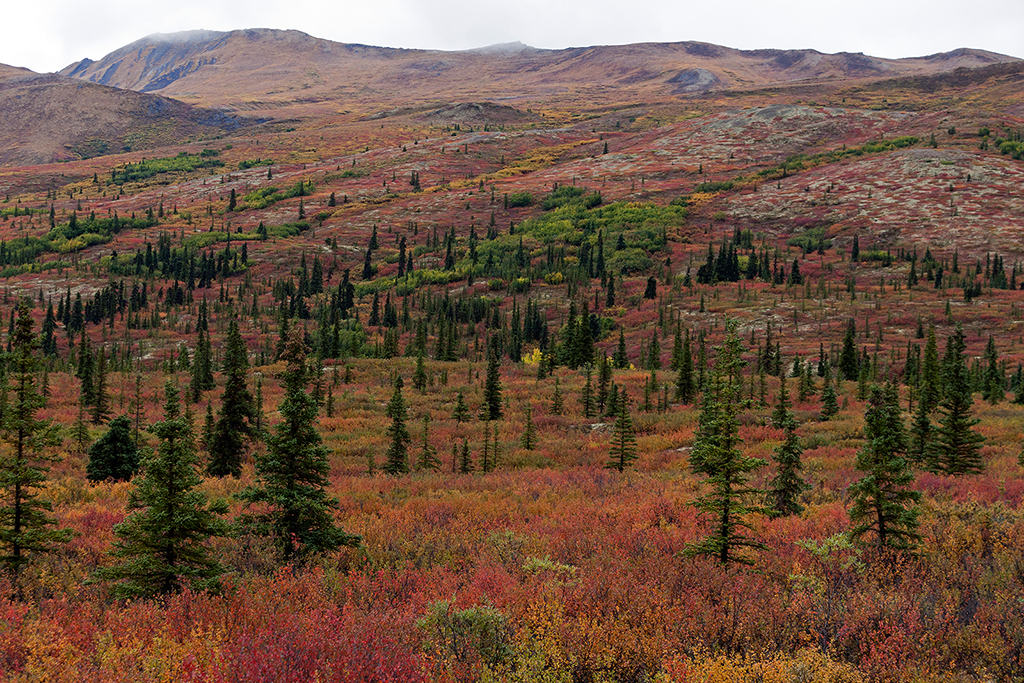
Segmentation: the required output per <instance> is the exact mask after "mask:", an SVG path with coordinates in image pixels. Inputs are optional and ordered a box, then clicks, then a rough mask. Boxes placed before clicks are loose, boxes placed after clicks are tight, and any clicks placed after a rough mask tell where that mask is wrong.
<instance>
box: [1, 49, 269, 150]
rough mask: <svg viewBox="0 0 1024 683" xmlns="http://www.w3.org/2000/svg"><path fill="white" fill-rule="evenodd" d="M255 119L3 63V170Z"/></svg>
mask: <svg viewBox="0 0 1024 683" xmlns="http://www.w3.org/2000/svg"><path fill="white" fill-rule="evenodd" d="M252 122H253V121H251V120H247V119H245V118H242V117H239V116H237V115H235V114H231V113H226V112H222V111H215V110H211V109H203V108H200V107H195V106H192V105H189V104H184V103H182V102H178V101H176V100H173V99H170V98H167V97H163V96H160V95H151V94H145V93H138V92H132V91H130V90H121V89H117V88H112V87H109V86H105V85H98V84H94V83H89V82H83V81H81V80H76V79H72V78H68V77H66V76H61V75H59V74H37V73H35V72H32V71H29V70H27V69H20V68H16V67H11V66H6V65H0V165H15V164H17V165H30V164H44V163H50V162H53V161H66V160H71V159H80V158H88V157H92V156H98V155H101V154H107V153H114V152H122V151H129V150H132V149H148V148H151V147H155V146H160V145H167V144H173V143H177V142H182V141H184V140H186V139H190V138H196V137H213V136H220V135H223V134H226V133H229V132H232V131H235V130H237V129H239V128H240V127H242V126H243V125H247V124H249V123H252Z"/></svg>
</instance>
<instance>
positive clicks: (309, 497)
mask: <svg viewBox="0 0 1024 683" xmlns="http://www.w3.org/2000/svg"><path fill="white" fill-rule="evenodd" d="M284 359H285V362H286V363H287V369H286V370H285V372H284V385H285V395H284V399H282V401H281V404H280V407H279V412H280V413H281V416H282V418H283V421H282V422H281V423H280V424H278V425H277V427H276V428H275V433H274V434H273V435H271V436H270V437H268V439H267V445H268V449H267V451H266V452H265V453H262V454H260V456H259V457H257V458H256V480H257V482H256V484H255V485H254V486H250V487H248V488H247V489H245V490H244V491H243V492H242V493H241V494H240V497H241V498H242V500H244V501H245V502H246V503H247V504H250V505H251V504H260V503H262V504H266V505H267V506H269V508H270V509H269V510H268V511H266V512H263V513H259V514H255V515H246V516H245V517H243V519H242V524H243V526H244V527H245V528H247V529H250V530H252V531H253V532H255V533H257V534H259V535H265V536H270V537H272V538H273V539H274V542H275V544H276V545H277V548H278V551H279V553H280V555H281V558H282V560H284V561H285V562H291V561H295V560H301V559H303V558H305V557H307V556H308V555H310V554H312V553H318V552H324V551H329V550H334V549H336V548H338V547H340V546H343V545H348V546H355V545H358V544H359V542H360V538H359V537H358V536H353V535H352V534H348V533H346V532H345V531H343V530H342V529H340V528H338V527H337V526H335V524H334V519H333V518H332V516H331V510H333V509H335V508H336V507H337V506H338V501H337V499H335V498H331V497H329V496H328V495H327V491H326V488H327V484H328V479H327V475H328V473H329V472H330V467H331V466H330V461H329V460H328V455H329V453H328V450H327V448H326V447H325V446H324V445H323V440H322V439H321V438H320V434H319V433H318V432H317V431H316V427H315V426H314V424H315V422H316V415H317V412H318V411H317V407H316V403H314V402H313V398H312V397H311V396H309V395H308V394H307V393H306V385H307V371H306V352H305V344H304V343H303V340H302V333H301V331H298V330H293V331H292V333H291V334H290V336H289V338H288V342H287V344H286V345H285V349H284Z"/></svg>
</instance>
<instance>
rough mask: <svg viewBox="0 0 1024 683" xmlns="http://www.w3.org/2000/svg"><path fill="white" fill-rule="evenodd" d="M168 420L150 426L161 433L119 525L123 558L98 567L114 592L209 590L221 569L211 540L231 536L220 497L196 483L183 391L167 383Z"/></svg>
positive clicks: (117, 553) (117, 549) (117, 547)
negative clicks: (212, 500)
mask: <svg viewBox="0 0 1024 683" xmlns="http://www.w3.org/2000/svg"><path fill="white" fill-rule="evenodd" d="M165 396H166V402H165V404H164V419H163V421H162V422H158V423H156V424H155V425H153V428H152V429H153V433H155V434H156V435H157V437H159V439H160V445H159V446H158V447H157V450H156V452H155V453H153V454H151V455H149V456H148V457H145V458H144V459H143V476H142V477H141V478H140V481H138V484H137V486H136V488H135V489H134V490H133V491H132V492H131V493H130V494H129V497H128V511H129V515H128V517H127V518H126V519H125V520H124V521H123V522H121V523H120V524H118V525H116V526H115V527H114V534H115V535H116V536H117V540H116V541H115V542H114V549H113V550H112V551H111V555H113V556H114V557H115V558H117V559H119V560H121V562H120V563H118V564H115V565H113V566H111V567H105V568H103V569H101V570H100V571H99V572H97V575H98V576H99V578H101V579H105V580H108V581H113V582H115V586H114V593H115V595H118V596H120V597H126V598H145V597H151V596H155V595H160V594H165V593H171V592H174V591H178V590H181V589H182V588H185V587H188V588H191V589H192V590H211V589H216V588H217V587H218V585H219V581H218V579H219V577H220V574H221V573H222V571H223V569H222V568H221V566H220V565H219V564H218V563H217V561H216V560H214V559H213V558H212V557H211V556H210V552H209V548H207V546H206V543H207V541H208V540H209V539H211V538H215V537H221V536H227V535H228V533H229V527H228V525H227V523H225V522H224V521H223V520H222V519H221V518H220V516H219V515H222V514H224V513H225V512H227V505H226V504H225V503H223V502H221V503H217V504H211V503H209V502H208V501H207V499H206V496H205V495H204V494H202V493H201V492H199V491H195V490H194V489H195V487H196V486H198V485H199V484H200V483H202V478H201V477H200V476H199V472H198V470H197V464H198V456H197V454H196V448H195V443H194V439H193V435H192V425H191V423H190V421H189V420H188V419H187V418H186V417H183V416H182V415H181V414H180V412H179V408H178V390H177V388H176V387H175V386H174V385H173V384H172V383H171V382H168V383H167V385H166V388H165Z"/></svg>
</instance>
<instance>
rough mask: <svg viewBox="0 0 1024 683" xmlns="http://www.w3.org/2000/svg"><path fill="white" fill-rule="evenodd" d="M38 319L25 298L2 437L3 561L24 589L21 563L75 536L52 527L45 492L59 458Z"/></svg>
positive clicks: (0, 505)
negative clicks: (39, 383)
mask: <svg viewBox="0 0 1024 683" xmlns="http://www.w3.org/2000/svg"><path fill="white" fill-rule="evenodd" d="M32 325H33V321H32V315H31V313H29V309H28V304H27V303H26V302H24V301H23V302H21V304H20V305H19V306H18V312H17V318H16V320H15V324H14V334H13V335H12V336H11V338H10V345H11V357H10V359H9V361H8V362H9V363H10V367H11V374H10V379H9V380H8V381H12V382H13V386H12V387H11V401H10V403H9V404H8V405H7V407H6V409H5V410H4V416H3V420H2V421H0V437H2V438H3V440H4V441H5V442H6V443H7V444H8V446H9V447H8V448H7V449H4V450H2V451H0V491H3V497H2V499H0V553H2V554H0V563H2V564H3V566H4V567H5V568H6V569H7V571H8V572H9V573H10V574H11V578H12V581H13V583H14V585H15V588H16V590H17V591H18V592H19V594H20V582H19V577H20V574H21V569H22V567H24V565H25V564H26V563H27V562H28V561H29V560H30V558H31V556H32V555H33V554H36V553H44V552H48V551H51V550H53V549H55V547H56V545H57V544H58V543H63V542H65V541H67V540H68V539H69V538H70V536H71V534H70V532H68V531H66V530H62V529H53V528H51V527H53V526H54V525H55V524H56V523H57V520H56V519H55V518H54V517H53V516H52V515H51V514H50V513H51V511H52V509H53V508H52V506H51V505H50V503H49V501H47V500H44V499H42V498H40V494H39V491H40V490H41V489H43V488H45V487H46V474H47V472H48V470H49V467H48V463H50V462H53V461H54V460H55V458H53V457H52V456H49V455H46V454H44V453H43V449H44V448H46V447H47V446H50V445H52V444H53V443H54V441H55V439H54V434H53V429H52V426H51V424H50V420H40V419H38V418H37V417H36V413H38V412H39V410H40V409H42V408H43V406H45V405H46V398H45V397H44V396H43V395H42V394H40V393H39V392H38V391H37V390H36V373H37V371H38V369H39V364H40V361H39V359H38V358H37V357H36V354H35V352H36V349H37V348H39V339H38V338H37V337H36V335H35V333H34V332H33V331H32ZM5 386H6V385H5Z"/></svg>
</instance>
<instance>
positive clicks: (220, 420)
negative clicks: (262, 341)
mask: <svg viewBox="0 0 1024 683" xmlns="http://www.w3.org/2000/svg"><path fill="white" fill-rule="evenodd" d="M223 368H224V376H225V382H224V393H223V394H222V395H221V399H220V413H219V415H218V417H217V423H216V424H215V425H214V428H213V435H212V439H211V440H210V443H209V446H208V448H209V451H210V461H209V464H208V465H207V468H206V470H207V472H208V473H209V474H210V476H212V477H226V476H228V475H230V476H232V477H236V478H237V477H238V476H240V475H241V473H242V453H243V452H244V451H245V443H246V440H247V439H248V438H250V437H251V436H252V434H253V431H254V423H255V421H256V420H255V412H256V408H255V405H254V402H253V398H252V394H250V393H249V387H248V386H247V385H246V374H247V371H248V369H249V357H248V353H247V351H246V348H245V341H243V340H242V335H241V333H240V332H239V330H238V323H237V322H236V321H234V320H232V321H231V324H230V325H229V327H228V335H227V339H226V341H225V345H224V363H223ZM314 401H315V399H314Z"/></svg>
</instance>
